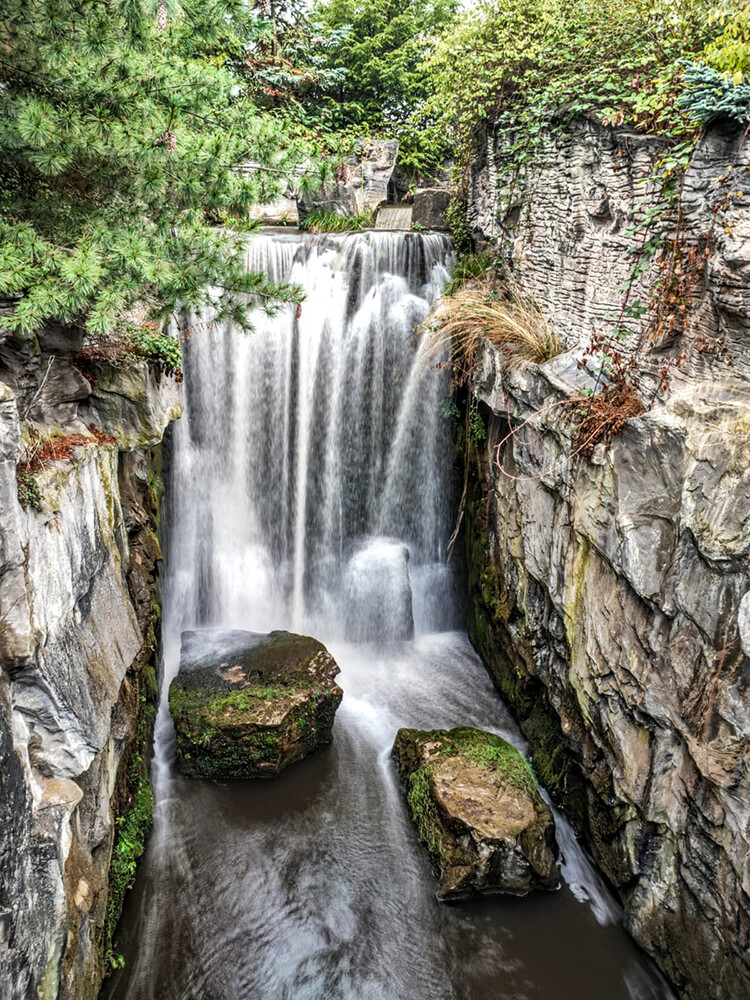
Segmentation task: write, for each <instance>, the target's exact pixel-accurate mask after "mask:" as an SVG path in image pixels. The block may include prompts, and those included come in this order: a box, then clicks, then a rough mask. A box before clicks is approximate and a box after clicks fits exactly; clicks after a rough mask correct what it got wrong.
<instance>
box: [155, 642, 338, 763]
mask: <svg viewBox="0 0 750 1000" xmlns="http://www.w3.org/2000/svg"><path fill="white" fill-rule="evenodd" d="M338 673H339V668H338V665H337V664H336V661H335V660H334V659H333V657H332V656H331V654H330V653H329V652H328V650H327V649H326V648H325V646H324V645H323V644H322V643H320V642H318V641H317V639H312V638H310V637H309V636H306V635H295V634H294V633H292V632H271V633H269V634H268V635H264V634H258V633H255V632H243V631H240V630H237V629H203V630H201V631H194V632H183V633H182V647H181V651H180V669H179V672H178V674H177V676H176V677H175V679H174V680H173V681H172V684H171V686H170V689H169V708H170V711H171V713H172V718H173V720H174V724H175V731H176V743H177V757H178V763H179V766H180V770H181V771H182V772H183V773H184V774H188V775H190V776H192V777H197V778H219V779H221V778H268V777H273V776H274V775H277V774H279V773H280V772H281V771H283V770H284V768H285V767H288V766H289V765H290V764H293V763H295V761H298V760H301V758H302V757H305V756H306V755H307V754H309V753H311V752H312V751H313V750H317V749H318V748H319V747H321V746H323V745H325V744H326V743H330V742H331V739H332V733H331V731H332V729H333V721H334V717H335V715H336V709H337V708H338V707H339V705H340V704H341V698H342V695H343V692H342V690H341V688H340V687H339V686H338V684H336V682H335V678H336V675H337V674H338Z"/></svg>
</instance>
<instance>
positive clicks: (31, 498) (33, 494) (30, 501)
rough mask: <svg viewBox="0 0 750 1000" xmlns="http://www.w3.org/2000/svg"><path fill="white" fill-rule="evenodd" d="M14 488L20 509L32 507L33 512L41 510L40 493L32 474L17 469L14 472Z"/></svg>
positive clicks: (25, 470)
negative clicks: (15, 488) (16, 491)
mask: <svg viewBox="0 0 750 1000" xmlns="http://www.w3.org/2000/svg"><path fill="white" fill-rule="evenodd" d="M16 487H17V490H18V502H19V503H20V504H21V506H22V507H33V508H34V510H42V507H43V503H42V491H41V490H40V489H39V483H38V482H37V479H36V476H35V475H34V474H33V472H29V470H28V469H24V468H21V467H19V468H18V469H17V470H16Z"/></svg>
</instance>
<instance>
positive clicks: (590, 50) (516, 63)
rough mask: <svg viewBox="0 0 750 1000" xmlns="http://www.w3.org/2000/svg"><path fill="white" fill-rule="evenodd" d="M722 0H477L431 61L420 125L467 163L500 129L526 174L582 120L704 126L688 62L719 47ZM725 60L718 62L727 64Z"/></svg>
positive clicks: (666, 127) (515, 164)
mask: <svg viewBox="0 0 750 1000" xmlns="http://www.w3.org/2000/svg"><path fill="white" fill-rule="evenodd" d="M714 7H715V0H631V2H628V3H626V4H625V3H620V2H616V0H570V2H567V0H566V2H563V0H478V2H477V3H475V4H472V5H471V6H469V7H467V9H466V10H465V11H464V13H463V14H462V16H461V19H460V23H459V24H458V25H457V26H455V27H453V28H452V29H451V31H450V32H447V33H446V34H445V35H444V36H443V37H442V39H441V40H440V42H439V44H438V45H437V47H436V49H435V52H434V53H433V55H432V56H431V58H430V59H429V61H428V69H429V72H430V75H431V80H432V88H431V89H432V91H433V94H432V96H431V98H430V99H429V100H428V101H427V102H426V104H425V106H424V107H423V108H422V109H420V110H419V111H418V112H417V114H416V115H415V118H414V120H413V124H414V127H416V128H421V129H422V130H423V132H425V133H426V134H427V136H428V138H427V142H428V144H430V145H435V144H437V143H439V141H440V138H441V137H442V141H443V148H444V151H445V152H446V153H448V152H449V151H451V150H456V151H458V153H459V157H460V160H461V163H462V164H465V163H466V160H467V157H468V155H469V153H470V152H471V148H472V143H473V140H474V138H475V136H476V134H477V130H478V129H479V128H480V126H481V124H482V123H483V122H486V121H489V122H492V123H496V127H497V128H499V129H500V132H501V134H502V138H503V146H504V150H505V158H506V160H507V161H508V163H511V164H512V169H513V170H514V171H517V170H518V169H519V168H522V167H523V166H524V164H526V163H528V162H529V161H530V160H531V159H532V158H533V156H534V150H535V146H536V144H537V142H538V139H539V137H540V136H541V135H542V134H543V133H544V132H545V131H546V130H547V129H548V128H549V127H550V126H551V125H559V124H561V123H564V122H565V121H567V120H570V119H572V118H573V117H574V116H576V115H580V114H592V115H594V116H595V117H596V118H598V119H599V120H600V121H601V122H603V123H605V124H621V123H627V124H629V125H631V126H635V127H637V128H640V129H643V130H646V131H657V132H660V133H662V134H668V135H680V134H685V133H688V132H690V131H691V130H693V129H694V125H695V122H694V121H693V120H692V119H691V117H690V115H689V114H688V113H687V109H686V108H676V106H675V105H676V98H677V96H679V94H680V93H682V90H683V87H684V81H683V62H684V60H685V59H694V60H696V59H698V58H699V57H700V55H701V53H703V52H704V50H706V47H707V46H709V47H710V45H711V43H712V42H713V41H714V40H715V39H716V37H717V35H718V33H719V32H720V30H721V26H720V24H719V23H718V22H717V21H715V20H714V19H712V11H713V9H714ZM717 58H718V56H717Z"/></svg>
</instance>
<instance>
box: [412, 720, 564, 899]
mask: <svg viewBox="0 0 750 1000" xmlns="http://www.w3.org/2000/svg"><path fill="white" fill-rule="evenodd" d="M393 756H394V757H395V758H396V760H397V761H398V765H399V769H400V771H401V777H402V779H403V782H404V786H405V789H406V796H407V801H408V803H409V809H410V811H411V815H412V818H413V820H414V823H415V824H416V826H417V830H418V831H419V837H420V840H421V841H422V842H423V843H424V844H425V845H426V847H427V850H428V851H429V854H430V859H431V861H432V864H433V867H434V869H435V872H436V873H437V875H438V877H439V879H440V889H439V891H438V897H439V898H441V899H456V898H462V897H465V896H469V895H472V894H474V893H498V892H505V893H511V894H513V895H517V896H522V895H525V894H526V893H528V892H530V891H531V890H532V889H556V888H557V887H558V885H559V881H560V880H559V874H558V869H557V860H556V857H557V844H556V842H555V827H554V820H553V818H552V812H551V810H550V808H549V806H548V805H547V804H546V803H545V802H544V800H543V799H542V797H541V795H540V793H539V787H538V785H537V783H536V779H535V778H534V775H533V773H532V771H531V769H530V768H529V766H528V764H527V763H526V761H525V760H524V759H523V757H522V756H521V755H520V754H519V752H518V751H517V750H516V749H515V747H512V746H511V745H510V743H507V742H506V741H505V740H504V739H502V738H501V737H500V736H495V735H493V734H492V733H485V732H483V731H482V730H479V729H470V728H468V727H465V726H463V727H460V728H458V729H451V730H450V731H446V730H444V729H435V730H431V731H428V732H423V731H420V730H418V729H400V730H399V732H398V735H397V736H396V742H395V743H394V745H393Z"/></svg>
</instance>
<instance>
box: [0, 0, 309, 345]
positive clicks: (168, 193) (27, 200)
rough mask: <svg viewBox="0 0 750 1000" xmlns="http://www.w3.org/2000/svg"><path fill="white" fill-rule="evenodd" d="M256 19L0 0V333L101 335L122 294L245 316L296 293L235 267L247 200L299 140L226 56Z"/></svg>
mask: <svg viewBox="0 0 750 1000" xmlns="http://www.w3.org/2000/svg"><path fill="white" fill-rule="evenodd" d="M263 30H264V26H263V22H262V19H261V18H260V16H259V13H258V12H257V11H255V10H254V9H252V8H249V7H248V6H247V4H245V3H244V2H243V0H180V2H179V4H178V3H177V2H173V0H169V2H168V3H165V2H164V0H161V2H158V3H157V2H151V0H37V2H35V3H28V2H27V0H6V2H5V3H4V4H3V10H2V14H1V15H0V42H1V43H2V45H1V47H0V53H1V54H0V241H1V245H0V295H2V296H3V297H4V298H6V299H8V298H10V299H11V300H13V301H15V308H14V310H13V312H12V314H11V315H10V316H8V317H6V318H5V320H4V323H5V326H6V327H10V328H11V329H20V330H32V329H34V328H35V327H37V326H38V325H39V324H40V323H42V322H43V321H44V320H46V319H49V318H52V317H54V318H57V319H61V320H63V321H67V322H79V323H82V322H85V323H86V324H87V326H88V328H89V329H91V330H92V331H96V332H106V331H109V330H112V329H113V328H114V327H115V326H116V325H117V323H118V322H119V320H120V318H121V317H122V315H123V313H124V311H125V310H127V308H128V307H129V306H131V305H132V304H133V303H134V302H136V301H138V302H139V303H146V304H149V305H151V306H152V307H153V309H154V311H157V312H162V313H163V312H165V311H168V310H171V309H172V308H174V306H175V305H176V304H177V303H178V302H179V303H181V304H182V305H184V306H188V307H200V306H201V305H203V304H205V303H206V302H207V301H208V300H209V299H212V300H214V301H215V302H216V303H217V305H218V308H219V312H220V314H231V315H233V316H234V317H235V318H237V319H238V320H244V319H246V312H247V307H248V305H253V304H257V303H269V304H273V303H276V304H278V302H279V301H283V300H285V299H289V298H294V296H295V292H294V291H293V290H292V289H288V288H275V287H274V286H272V285H270V284H269V283H268V282H267V281H266V279H265V278H264V277H263V276H262V275H257V274H247V273H245V267H244V248H243V239H242V230H243V229H244V228H247V222H246V220H247V218H248V208H249V206H250V205H251V204H252V203H253V202H257V201H264V200H268V199H270V198H271V197H273V196H274V195H275V194H276V193H277V192H278V190H279V188H280V184H281V182H283V181H285V180H286V176H287V173H288V171H289V170H290V169H291V168H292V167H293V166H294V165H295V163H297V162H298V161H299V160H300V158H301V157H302V156H303V153H305V152H306V150H303V148H302V146H301V144H300V143H299V142H298V141H296V140H295V139H293V138H291V137H290V136H289V134H287V133H286V132H285V130H284V126H283V124H282V123H281V122H280V120H279V118H277V117H275V116H273V115H268V114H261V113H259V109H258V106H257V103H256V102H255V101H254V95H253V94H251V93H250V92H249V88H248V87H247V86H246V85H245V83H244V82H243V80H242V78H241V77H239V76H238V75H237V74H236V73H235V72H234V71H233V70H232V67H231V65H230V60H229V59H228V57H227V54H226V53H227V52H228V51H230V52H232V51H233V52H235V53H236V52H238V51H242V50H244V49H246V48H247V47H248V46H250V45H251V44H252V43H253V41H254V40H255V39H256V38H257V37H258V35H259V34H260V33H261V32H262V31H263ZM248 161H253V162H254V163H255V164H256V169H253V170H251V171H249V172H238V171H237V170H236V169H235V168H236V166H237V164H241V163H245V162H248ZM229 226H231V227H232V229H231V230H230V229H229V228H228V227H229Z"/></svg>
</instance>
